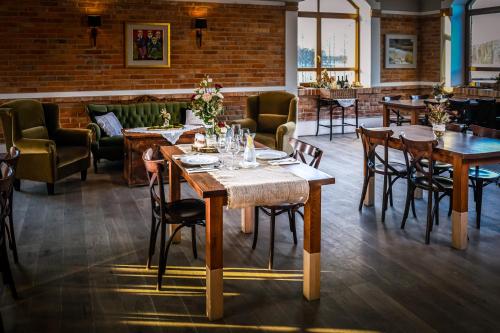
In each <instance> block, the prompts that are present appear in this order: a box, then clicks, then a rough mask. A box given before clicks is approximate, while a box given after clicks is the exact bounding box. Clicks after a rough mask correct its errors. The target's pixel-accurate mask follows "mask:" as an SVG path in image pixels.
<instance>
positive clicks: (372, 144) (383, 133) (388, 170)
mask: <svg viewBox="0 0 500 333" xmlns="http://www.w3.org/2000/svg"><path fill="white" fill-rule="evenodd" d="M359 130H360V133H361V141H362V143H363V152H364V155H365V156H364V158H365V165H364V167H365V170H367V172H366V176H365V179H364V181H363V190H362V192H361V199H360V200H359V211H361V210H362V209H363V200H364V199H365V196H366V192H367V190H368V184H369V182H370V178H371V177H375V175H376V174H379V175H382V176H384V186H383V195H382V222H385V211H386V210H387V201H388V200H389V203H390V205H391V207H392V206H393V201H392V186H393V185H394V183H395V182H396V181H397V180H398V179H400V178H405V177H406V175H407V171H406V166H405V165H404V164H403V163H399V162H394V161H390V160H389V139H390V138H391V136H392V135H393V134H394V132H393V131H392V130H368V129H366V128H364V127H363V126H361V127H360V128H359ZM379 145H380V146H383V149H384V152H383V155H382V156H381V155H380V154H379V153H378V152H377V150H376V149H377V147H378V146H379Z"/></svg>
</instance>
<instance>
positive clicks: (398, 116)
mask: <svg viewBox="0 0 500 333" xmlns="http://www.w3.org/2000/svg"><path fill="white" fill-rule="evenodd" d="M400 99H401V95H394V96H384V98H383V101H384V102H390V101H399V100H400ZM389 111H390V112H391V113H393V114H395V115H396V118H391V117H389V125H390V124H396V126H401V125H403V124H404V123H408V124H409V123H411V120H410V119H408V118H405V117H403V116H402V115H401V112H400V111H399V110H396V109H393V108H389Z"/></svg>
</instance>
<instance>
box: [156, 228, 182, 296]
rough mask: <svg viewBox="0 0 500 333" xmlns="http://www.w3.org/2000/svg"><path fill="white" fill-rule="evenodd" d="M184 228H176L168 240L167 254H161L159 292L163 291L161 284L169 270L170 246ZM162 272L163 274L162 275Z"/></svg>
mask: <svg viewBox="0 0 500 333" xmlns="http://www.w3.org/2000/svg"><path fill="white" fill-rule="evenodd" d="M182 227H184V226H183V225H180V226H178V227H177V228H175V230H174V232H173V233H172V236H170V238H169V239H168V242H167V246H166V247H165V252H164V253H161V254H160V258H161V259H162V260H161V261H160V264H159V265H158V285H157V289H158V291H159V290H161V283H162V279H163V274H165V271H166V270H167V258H168V250H169V249H170V244H172V241H173V240H174V238H175V235H176V234H177V232H178V231H179V230H181V229H182ZM160 272H161V274H160Z"/></svg>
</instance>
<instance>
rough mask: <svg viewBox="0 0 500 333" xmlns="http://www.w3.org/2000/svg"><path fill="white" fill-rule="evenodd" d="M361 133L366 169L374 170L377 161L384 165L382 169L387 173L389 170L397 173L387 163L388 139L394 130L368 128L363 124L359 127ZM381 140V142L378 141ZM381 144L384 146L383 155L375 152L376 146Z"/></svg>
mask: <svg viewBox="0 0 500 333" xmlns="http://www.w3.org/2000/svg"><path fill="white" fill-rule="evenodd" d="M359 130H360V133H361V142H362V143H363V152H364V154H365V160H366V161H367V167H368V169H370V170H372V171H374V169H375V164H376V163H377V161H378V162H379V163H382V164H383V165H384V171H385V172H386V173H387V172H388V171H389V170H390V171H392V172H394V173H398V171H397V170H396V169H394V168H393V167H392V166H391V165H390V164H389V139H390V138H391V137H392V135H393V134H394V132H393V131H392V130H369V129H366V128H365V127H364V126H360V127H359ZM380 142H382V143H380ZM379 145H381V146H383V148H384V154H383V156H380V154H379V153H378V152H377V147H378V146H379Z"/></svg>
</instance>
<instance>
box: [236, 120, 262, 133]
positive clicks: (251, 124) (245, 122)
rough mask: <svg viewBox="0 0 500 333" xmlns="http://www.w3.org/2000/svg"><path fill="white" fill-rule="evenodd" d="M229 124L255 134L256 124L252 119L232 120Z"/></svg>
mask: <svg viewBox="0 0 500 333" xmlns="http://www.w3.org/2000/svg"><path fill="white" fill-rule="evenodd" d="M231 124H240V125H241V128H248V129H250V131H251V132H253V133H255V132H257V122H256V121H255V120H253V119H252V118H245V119H239V120H234V121H231Z"/></svg>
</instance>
